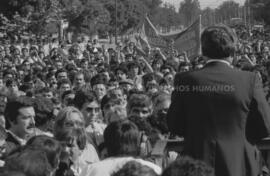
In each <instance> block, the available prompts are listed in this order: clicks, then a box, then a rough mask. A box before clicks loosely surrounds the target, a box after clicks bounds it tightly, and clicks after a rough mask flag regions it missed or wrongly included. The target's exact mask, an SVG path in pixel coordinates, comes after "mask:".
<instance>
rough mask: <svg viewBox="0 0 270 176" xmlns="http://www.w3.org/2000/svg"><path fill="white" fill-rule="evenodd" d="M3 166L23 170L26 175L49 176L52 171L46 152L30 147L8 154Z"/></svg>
mask: <svg viewBox="0 0 270 176" xmlns="http://www.w3.org/2000/svg"><path fill="white" fill-rule="evenodd" d="M5 168H6V169H7V170H13V171H19V172H23V173H25V174H26V175H27V176H49V175H50V174H51V172H52V171H53V170H52V167H51V165H50V163H49V162H48V159H47V156H46V153H45V152H44V151H42V150H38V149H32V148H25V149H24V150H23V151H20V152H16V153H14V154H12V155H10V156H8V157H7V158H6V160H5Z"/></svg>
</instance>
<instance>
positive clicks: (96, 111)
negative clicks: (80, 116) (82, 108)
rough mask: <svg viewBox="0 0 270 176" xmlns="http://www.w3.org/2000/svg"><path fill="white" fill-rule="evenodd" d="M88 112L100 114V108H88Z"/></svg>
mask: <svg viewBox="0 0 270 176" xmlns="http://www.w3.org/2000/svg"><path fill="white" fill-rule="evenodd" d="M86 111H87V112H95V113H98V112H99V111H100V108H99V107H96V108H92V107H88V108H86Z"/></svg>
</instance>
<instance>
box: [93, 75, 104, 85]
mask: <svg viewBox="0 0 270 176" xmlns="http://www.w3.org/2000/svg"><path fill="white" fill-rule="evenodd" d="M97 84H104V85H105V86H106V85H107V79H106V77H105V76H104V75H103V74H97V75H96V76H94V77H93V78H92V79H91V86H92V87H93V86H94V85H97Z"/></svg>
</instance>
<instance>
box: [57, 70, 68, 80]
mask: <svg viewBox="0 0 270 176" xmlns="http://www.w3.org/2000/svg"><path fill="white" fill-rule="evenodd" d="M63 72H65V73H67V71H66V70H65V69H63V68H61V69H58V70H57V71H56V73H55V77H56V78H57V76H58V74H59V73H63Z"/></svg>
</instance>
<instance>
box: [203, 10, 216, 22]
mask: <svg viewBox="0 0 270 176" xmlns="http://www.w3.org/2000/svg"><path fill="white" fill-rule="evenodd" d="M214 15H215V10H214V9H211V8H210V7H207V8H205V9H204V10H203V11H202V25H203V26H210V25H213V23H214V21H215V19H214Z"/></svg>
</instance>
